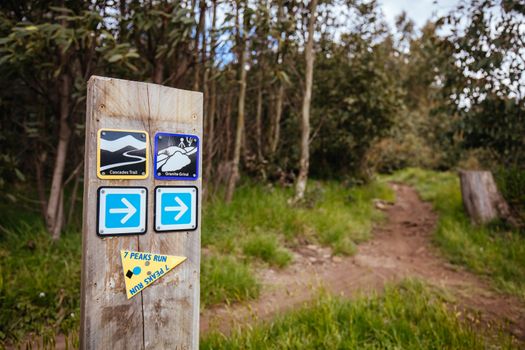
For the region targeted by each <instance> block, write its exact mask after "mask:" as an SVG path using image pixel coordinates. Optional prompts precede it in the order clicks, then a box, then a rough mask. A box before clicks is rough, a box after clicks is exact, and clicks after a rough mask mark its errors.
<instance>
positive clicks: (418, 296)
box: [201, 281, 512, 349]
mask: <svg viewBox="0 0 525 350" xmlns="http://www.w3.org/2000/svg"><path fill="white" fill-rule="evenodd" d="M312 304H313V305H312V306H308V307H305V308H303V309H300V310H296V311H293V312H291V313H289V314H287V315H285V316H284V317H281V318H279V319H277V320H275V321H274V322H272V323H271V324H261V325H258V326H255V327H251V328H245V329H243V330H242V331H237V332H235V333H234V334H232V335H231V336H230V337H224V336H223V335H221V334H219V333H212V334H209V335H208V336H206V337H205V338H204V339H202V342H201V348H202V349H270V348H271V349H484V348H489V347H490V345H491V344H488V343H487V339H484V338H483V337H482V336H481V335H480V333H479V332H476V330H474V329H472V328H471V327H470V326H469V325H468V324H465V323H461V322H460V321H459V320H458V319H457V317H456V315H455V314H454V313H452V312H450V310H449V309H448V308H447V305H446V301H445V299H444V298H443V297H442V296H441V294H439V293H438V292H437V291H435V290H431V289H429V288H428V287H425V286H424V285H423V284H421V283H418V282H414V281H406V282H404V283H402V284H400V285H397V286H390V287H387V288H386V290H385V292H384V293H383V294H381V295H380V296H377V295H374V296H369V297H364V296H363V297H360V298H357V299H355V300H352V301H349V300H343V299H338V298H334V297H329V296H322V297H320V298H319V300H317V301H316V302H314V303H312ZM490 342H491V343H494V344H493V345H496V344H497V347H495V348H512V344H511V340H510V339H509V338H508V337H506V336H503V335H499V336H498V339H495V340H494V339H491V340H490Z"/></svg>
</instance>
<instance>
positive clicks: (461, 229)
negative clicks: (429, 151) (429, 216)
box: [386, 169, 525, 299]
mask: <svg viewBox="0 0 525 350" xmlns="http://www.w3.org/2000/svg"><path fill="white" fill-rule="evenodd" d="M386 180H396V181H402V182H405V183H408V184H411V185H413V186H414V187H415V188H416V189H417V191H418V192H419V193H420V195H421V198H422V199H423V200H426V201H429V202H431V203H432V205H433V207H434V209H435V210H436V211H437V213H438V214H439V221H438V225H437V229H436V233H435V236H434V239H435V242H436V243H437V245H438V246H439V247H440V248H441V250H442V251H443V253H444V254H445V255H446V256H447V257H448V259H449V260H450V261H451V262H453V263H455V264H461V265H465V266H467V267H468V268H469V269H470V270H471V271H473V272H475V273H477V274H480V275H484V276H487V277H488V278H490V279H491V280H492V281H493V282H494V285H495V286H496V287H497V288H499V289H500V290H502V291H505V292H508V293H511V294H514V295H517V296H519V297H521V298H523V299H525V237H524V236H523V235H522V234H520V233H518V232H511V231H508V230H504V229H502V228H501V227H497V226H494V225H488V226H475V225H472V224H471V223H470V220H469V219H468V218H467V216H466V214H465V212H464V209H463V205H462V201H461V191H460V186H459V178H458V175H457V174H454V173H451V172H445V173H437V172H433V171H426V170H421V169H407V170H403V171H400V172H398V173H396V174H394V175H393V176H390V177H387V178H386Z"/></svg>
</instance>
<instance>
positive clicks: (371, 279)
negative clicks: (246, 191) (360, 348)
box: [201, 184, 525, 340]
mask: <svg viewBox="0 0 525 350" xmlns="http://www.w3.org/2000/svg"><path fill="white" fill-rule="evenodd" d="M393 188H394V190H395V191H396V194H397V200H396V203H395V204H393V205H390V206H386V207H385V208H384V210H385V212H386V215H387V220H386V222H385V224H383V225H382V226H381V227H378V228H376V229H374V232H373V239H372V240H370V241H368V242H367V243H364V244H361V245H359V247H358V252H357V254H356V255H354V256H353V257H348V258H331V254H330V250H329V249H323V248H320V247H316V246H312V245H310V246H306V247H303V248H301V249H300V250H299V251H298V254H297V255H296V259H295V262H294V264H293V265H292V266H291V267H289V268H287V269H285V270H282V271H274V270H266V271H263V272H262V273H261V278H262V281H263V286H264V287H263V292H262V294H261V296H260V298H259V299H258V300H256V301H253V302H249V303H243V304H234V305H231V306H221V307H217V308H212V309H209V310H205V311H204V312H203V314H202V316H201V332H203V333H205V332H207V331H208V330H210V329H218V330H220V331H222V332H224V333H228V332H229V331H230V330H231V329H232V328H235V327H239V326H242V325H244V324H246V323H250V322H254V321H257V320H268V319H271V318H272V317H274V316H275V315H277V314H280V313H282V312H285V311H288V310H290V309H292V308H294V307H298V306H301V305H303V304H304V303H305V302H307V301H309V300H311V299H312V298H314V297H315V296H316V294H317V293H318V291H319V288H321V287H322V288H324V289H325V290H328V291H330V292H332V293H334V294H338V295H344V296H351V295H353V294H355V293H356V292H358V291H361V292H366V291H370V290H381V289H382V287H383V286H384V284H385V283H386V282H391V281H397V280H400V279H403V278H407V277H416V278H421V279H424V280H426V281H428V282H429V283H431V284H434V285H437V286H441V287H445V288H447V289H448V290H449V291H450V292H452V294H453V296H454V297H455V298H456V299H457V302H458V303H459V305H460V307H461V308H465V309H467V310H471V311H474V312H479V314H480V316H481V320H482V321H483V322H486V323H492V322H498V323H500V324H506V328H507V329H508V331H509V332H511V333H512V334H514V336H516V337H517V338H518V339H521V340H525V305H524V304H523V303H522V302H521V301H520V300H519V299H517V298H515V297H512V296H506V295H501V294H498V293H496V292H495V291H494V290H493V289H492V288H490V286H489V284H488V282H487V281H484V280H482V279H480V278H479V277H477V276H474V275H472V274H471V273H468V272H466V271H465V270H463V269H461V268H459V267H457V266H453V265H451V264H449V263H447V261H446V260H445V259H443V258H442V257H440V255H439V253H438V252H437V251H436V249H435V248H434V247H433V246H432V244H431V241H430V240H431V235H432V232H433V230H434V228H435V225H436V221H437V216H436V214H434V212H433V211H432V208H431V206H430V204H429V203H425V202H423V201H421V199H419V196H418V195H417V193H416V191H415V190H414V189H412V188H411V187H409V186H406V185H400V184H394V185H393Z"/></svg>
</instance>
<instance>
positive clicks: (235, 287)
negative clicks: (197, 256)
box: [201, 256, 260, 307]
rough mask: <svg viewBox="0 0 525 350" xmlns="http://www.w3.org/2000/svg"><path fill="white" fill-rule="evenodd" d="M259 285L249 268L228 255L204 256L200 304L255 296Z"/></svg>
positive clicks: (233, 300)
mask: <svg viewBox="0 0 525 350" xmlns="http://www.w3.org/2000/svg"><path fill="white" fill-rule="evenodd" d="M259 291H260V285H259V284H258V283H257V281H256V280H255V277H254V276H253V273H252V272H251V270H250V268H249V267H248V266H247V265H245V264H242V263H239V262H238V261H236V260H235V258H233V257H229V256H221V257H217V256H211V257H204V258H203V260H202V265H201V304H202V307H206V306H209V305H213V304H218V303H222V302H227V303H230V302H235V301H241V300H247V299H253V298H256V297H257V296H258V295H259Z"/></svg>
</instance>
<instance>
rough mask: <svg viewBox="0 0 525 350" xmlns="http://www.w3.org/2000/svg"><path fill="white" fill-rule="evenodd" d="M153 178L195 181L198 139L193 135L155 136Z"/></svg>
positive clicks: (196, 175) (162, 134) (163, 134)
mask: <svg viewBox="0 0 525 350" xmlns="http://www.w3.org/2000/svg"><path fill="white" fill-rule="evenodd" d="M155 146H156V147H155V149H156V154H155V169H156V172H155V177H157V178H161V179H189V180H191V179H197V177H198V173H197V171H198V169H197V163H198V161H199V139H198V137H197V136H194V135H183V134H165V133H161V134H157V135H156V137H155Z"/></svg>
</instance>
